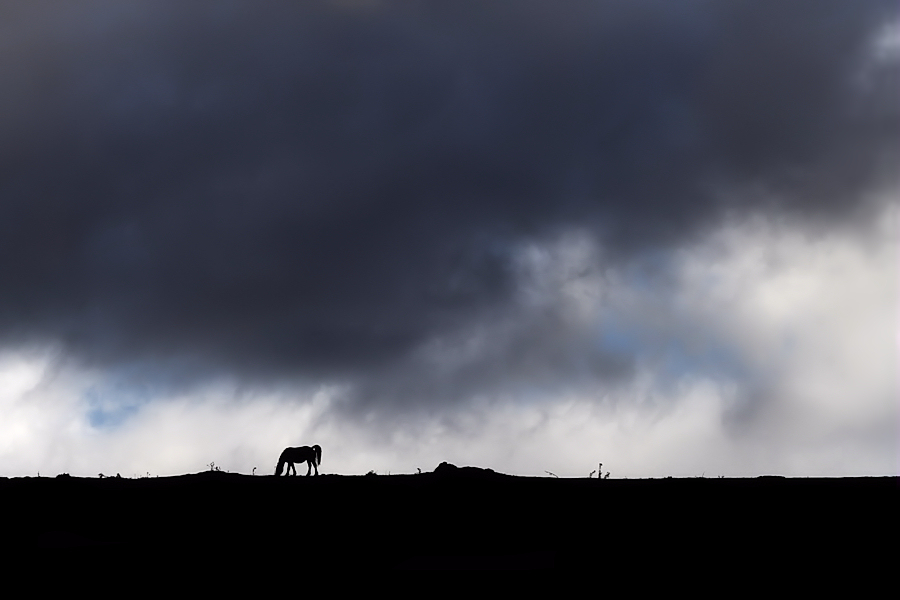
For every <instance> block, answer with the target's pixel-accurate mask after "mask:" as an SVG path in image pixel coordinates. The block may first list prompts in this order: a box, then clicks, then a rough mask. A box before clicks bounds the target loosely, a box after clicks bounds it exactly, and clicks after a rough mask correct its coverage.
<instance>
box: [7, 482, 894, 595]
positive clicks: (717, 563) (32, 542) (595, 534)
mask: <svg viewBox="0 0 900 600" xmlns="http://www.w3.org/2000/svg"><path fill="white" fill-rule="evenodd" d="M898 491H900V485H898V478H897V477H873V478H846V479H794V478H789V479H786V478H776V477H759V478H753V479H703V478H693V479H630V480H622V479H611V480H597V479H555V478H531V477H514V476H508V475H501V474H498V473H494V472H493V471H489V470H482V469H475V468H471V467H466V468H463V469H456V468H452V466H451V467H446V468H445V469H441V468H439V469H437V470H436V471H435V472H433V473H422V474H417V475H390V476H383V475H381V476H378V475H368V476H344V475H320V476H319V477H304V476H299V477H280V478H276V477H274V476H259V475H257V476H250V475H240V474H234V473H225V472H213V471H210V472H203V473H198V474H193V475H183V476H178V477H160V478H147V479H114V478H104V479H99V478H97V479H93V478H91V479H87V478H76V477H68V476H60V477H55V478H49V477H42V478H18V479H6V478H0V506H2V512H3V515H4V516H5V519H4V520H5V526H4V528H3V529H4V535H3V545H4V547H5V549H7V550H8V551H10V553H11V554H12V555H13V556H16V557H17V558H19V559H23V560H25V561H29V562H30V561H31V560H34V561H41V562H46V561H50V562H52V561H54V560H56V561H64V562H70V561H81V562H84V563H85V564H86V565H87V564H90V565H102V566H103V568H104V569H115V568H116V567H117V565H118V566H120V567H124V566H131V567H132V568H134V566H135V565H140V568H139V569H138V572H141V573H149V572H152V570H153V569H154V568H166V567H168V566H177V565H181V566H183V567H185V568H196V569H204V568H210V569H216V570H217V571H218V572H220V573H221V572H225V573H228V572H230V569H232V568H236V569H244V568H247V569H257V568H258V569H263V570H262V571H254V572H256V573H257V575H258V576H260V577H267V576H268V573H269V572H270V568H273V567H274V566H275V565H278V564H285V565H291V566H290V568H292V569H296V570H310V569H313V570H319V571H321V570H323V569H325V568H326V567H329V566H330V567H338V568H339V569H346V570H347V571H346V572H353V571H355V570H359V569H376V570H378V571H382V572H383V571H385V570H393V569H417V568H450V569H454V568H475V569H477V568H526V569H529V568H547V567H551V568H562V569H571V570H573V571H577V572H579V573H581V574H584V575H589V576H591V577H594V576H596V577H598V579H597V580H596V581H597V582H598V583H599V582H601V581H602V577H604V576H608V577H613V578H615V577H619V576H621V575H622V574H623V573H625V572H626V571H627V572H628V573H640V572H642V571H643V570H647V571H650V570H652V571H653V572H654V573H658V572H659V571H658V568H662V569H663V570H665V571H667V572H670V573H681V574H682V575H683V576H686V577H688V578H691V577H697V578H699V579H704V578H705V577H707V576H711V575H712V574H714V573H722V572H726V571H727V572H731V573H735V574H740V575H746V576H747V577H756V576H759V575H760V574H762V573H768V574H772V573H774V572H777V571H778V570H782V569H783V570H786V571H790V572H792V573H793V574H795V575H796V572H797V570H798V569H801V570H802V569H812V570H813V571H811V572H810V576H816V578H817V579H818V578H820V577H821V576H828V575H829V573H828V572H827V571H828V570H829V569H830V568H833V567H834V568H841V566H842V565H843V566H844V567H846V566H847V565H850V564H853V565H863V564H870V565H871V566H872V568H874V569H877V568H878V565H879V564H881V562H882V559H883V558H888V557H889V556H890V553H887V556H885V550H884V548H885V543H887V544H888V545H889V546H888V547H894V545H895V543H896V539H897V538H896V534H897V529H898V528H897V518H896V514H897V513H896V509H897V507H898V503H897V500H898V497H900V494H898ZM204 565H207V566H204ZM243 572H244V573H247V572H248V571H243ZM272 574H273V576H274V573H272Z"/></svg>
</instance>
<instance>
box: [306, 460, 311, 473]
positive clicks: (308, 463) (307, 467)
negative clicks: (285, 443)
mask: <svg viewBox="0 0 900 600" xmlns="http://www.w3.org/2000/svg"><path fill="white" fill-rule="evenodd" d="M310 471H312V461H311V460H308V461H306V476H307V477H309V473H310Z"/></svg>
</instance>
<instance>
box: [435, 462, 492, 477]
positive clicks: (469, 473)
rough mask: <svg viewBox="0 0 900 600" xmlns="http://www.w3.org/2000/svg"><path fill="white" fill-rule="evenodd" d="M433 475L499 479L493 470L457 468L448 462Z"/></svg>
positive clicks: (436, 469)
mask: <svg viewBox="0 0 900 600" xmlns="http://www.w3.org/2000/svg"><path fill="white" fill-rule="evenodd" d="M434 474H435V475H438V476H440V477H465V478H488V477H499V476H500V474H498V473H497V472H496V471H494V470H493V469H482V468H481V467H457V466H456V465H454V464H451V463H448V462H442V463H441V464H439V465H438V466H437V467H436V468H435V470H434Z"/></svg>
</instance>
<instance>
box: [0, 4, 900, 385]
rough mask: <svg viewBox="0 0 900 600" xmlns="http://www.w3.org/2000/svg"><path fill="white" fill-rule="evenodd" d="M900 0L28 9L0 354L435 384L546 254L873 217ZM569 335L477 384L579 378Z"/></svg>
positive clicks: (6, 55)
mask: <svg viewBox="0 0 900 600" xmlns="http://www.w3.org/2000/svg"><path fill="white" fill-rule="evenodd" d="M893 4H894V3H892V2H880V1H871V2H854V3H847V2H842V1H823V2H817V3H816V5H815V8H814V9H811V7H810V5H809V4H806V3H800V2H728V3H722V2H703V1H696V2H679V3H671V2H653V1H646V2H640V1H639V2H634V1H629V2H624V1H622V2H619V1H611V2H566V3H563V4H561V5H560V4H558V3H553V4H548V3H545V2H527V1H526V2H522V1H517V2H507V3H503V2H496V3H483V2H465V1H461V2H453V3H445V4H444V3H420V2H415V3H412V2H409V3H406V2H400V3H377V4H373V5H370V6H363V5H353V4H346V3H304V4H303V5H291V4H287V3H266V4H263V5H251V4H249V3H247V4H245V3H227V2H226V3H222V2H215V3H212V2H210V3H191V4H190V5H189V6H185V5H184V3H166V2H162V3H161V2H146V3H145V2H131V3H119V2H116V3H113V2H108V3H107V2H94V3H87V4H79V5H78V6H75V7H68V8H66V9H65V10H61V11H50V10H48V7H47V5H45V4H42V3H39V2H29V3H19V4H16V3H13V4H12V5H11V6H12V8H10V7H9V5H8V6H7V8H6V9H4V10H5V12H6V13H7V14H6V15H5V17H6V18H5V19H4V22H5V25H3V28H4V30H3V33H4V35H3V36H0V37H3V38H4V39H6V40H7V42H5V43H4V44H3V46H2V48H0V87H2V89H3V90H4V91H3V93H2V99H0V107H2V111H0V197H2V202H0V281H2V282H3V291H2V293H0V339H2V340H3V341H4V342H5V343H7V344H10V345H15V344H20V343H28V342H41V341H58V342H60V343H62V344H63V345H64V346H65V348H66V349H67V351H68V352H69V353H71V354H72V355H73V356H75V357H77V358H78V359H79V360H83V361H86V362H88V363H96V364H100V365H105V366H111V365H116V364H120V363H122V362H129V361H137V362H146V363H147V364H149V365H154V364H156V365H164V364H172V363H179V362H180V361H184V362H183V364H188V365H191V369H193V370H194V372H196V373H202V374H209V373H215V372H223V371H225V372H233V373H236V374H237V375H238V376H240V377H251V378H252V377H270V376H278V377H282V376H286V377H295V376H297V377H310V378H313V379H315V378H325V379H331V380H348V381H368V382H372V381H375V382H380V383H379V384H378V385H381V386H388V387H390V386H391V385H395V383H396V382H397V381H400V380H404V378H407V379H409V378H411V379H410V381H412V382H413V383H410V384H409V385H411V386H412V388H413V389H422V388H421V387H417V386H419V383H416V376H415V372H414V371H413V375H409V374H408V373H410V372H409V371H405V372H406V373H407V375H404V376H403V377H400V378H395V377H394V376H393V375H392V374H396V373H398V372H404V369H407V368H410V367H416V366H417V364H416V360H417V359H415V356H416V354H415V353H416V352H417V351H418V350H419V349H421V348H423V347H425V346H426V345H427V344H428V343H429V341H431V340H435V339H440V338H442V337H446V336H448V335H449V334H452V333H454V332H460V331H466V330H468V329H473V328H474V329H477V328H478V327H479V324H480V323H487V322H490V321H491V320H492V319H496V318H497V315H498V314H499V315H515V314H519V313H516V309H515V298H516V290H517V289H518V286H520V285H521V280H520V278H519V274H518V273H517V271H516V268H515V251H516V248H517V247H519V245H520V244H521V243H522V242H523V241H527V240H538V241H540V240H545V239H552V238H553V237H554V236H556V235H558V234H559V233H560V232H564V231H566V230H568V229H569V228H572V227H578V228H579V229H582V230H588V231H591V232H592V234H593V235H594V236H596V239H597V240H599V241H600V242H601V243H602V244H603V245H604V247H605V248H606V249H607V251H608V255H609V256H610V257H611V258H612V259H613V260H625V259H628V258H631V257H634V256H635V255H636V254H639V253H640V252H642V251H644V250H646V249H648V248H655V249H658V248H661V247H662V248H665V247H668V246H671V245H674V244H678V243H680V242H682V241H685V240H688V239H690V238H691V237H692V236H694V235H696V234H697V233H698V232H701V231H703V230H704V228H706V227H709V226H710V225H714V224H715V223H716V222H717V220H718V219H719V218H720V217H722V216H723V215H724V214H726V213H729V214H730V213H733V212H734V211H737V212H738V213H740V212H742V211H756V210H764V211H783V212H784V213H786V214H790V215H793V216H795V217H797V218H801V219H812V220H816V221H820V220H821V221H824V222H827V223H840V222H843V221H845V220H847V219H850V218H856V217H857V216H858V215H859V214H861V213H865V212H866V210H867V209H868V208H869V206H868V205H867V204H866V200H865V198H866V197H867V196H866V193H867V192H869V191H871V190H873V189H877V188H878V187H879V186H884V185H889V184H896V179H897V177H896V175H897V173H896V164H897V159H898V152H897V140H898V107H900V103H897V102H896V99H897V98H896V95H897V94H896V87H895V82H896V71H897V65H896V64H890V65H887V66H882V68H881V69H880V70H874V71H871V72H870V77H869V80H868V82H867V83H866V85H862V84H861V83H860V80H859V76H858V75H859V73H860V72H861V69H862V67H863V64H864V61H865V58H866V52H867V48H868V47H869V44H870V42H871V38H872V35H873V33H874V32H875V31H877V30H878V28H879V27H880V26H881V25H882V24H883V23H885V22H886V21H888V20H890V19H896V18H897V10H896V7H895V6H894V5H893ZM354 6H355V8H354ZM15 32H20V33H15ZM7 33H8V34H9V35H8V36H7V35H6V34H7ZM551 321H552V319H551ZM548 322H550V321H547V320H546V319H545V318H543V317H535V316H528V315H525V316H523V320H522V321H521V322H520V323H517V324H516V325H515V327H513V329H514V330H515V331H518V333H516V334H510V335H511V336H512V337H511V338H510V339H516V340H518V341H517V342H516V343H511V342H510V343H506V342H503V341H502V340H500V341H497V342H496V343H495V344H493V345H492V346H491V347H492V348H493V349H494V350H492V352H499V353H500V355H498V356H496V357H495V359H490V358H489V357H488V358H486V359H485V361H484V362H481V363H479V364H480V366H479V367H478V368H477V369H476V371H477V372H474V373H473V372H470V371H467V370H466V369H463V370H462V371H461V372H460V373H457V374H456V375H455V376H454V380H455V381H458V380H461V379H460V378H462V379H465V380H466V381H468V382H469V383H470V384H471V385H475V382H484V384H483V385H485V386H490V385H492V384H491V383H490V382H492V381H493V382H498V381H502V380H503V379H504V378H505V377H515V376H519V375H522V374H523V373H524V372H525V371H530V372H533V370H530V369H527V368H525V367H520V366H521V365H526V364H534V363H542V364H548V365H554V364H556V365H558V366H557V367H556V369H551V370H558V371H559V373H560V376H561V377H565V376H567V375H568V373H569V372H570V370H571V369H573V368H574V366H573V363H572V362H571V361H568V360H563V359H559V360H556V359H554V358H553V357H554V356H557V357H558V356H562V355H567V351H566V352H563V351H562V350H558V348H559V344H564V343H570V342H571V341H572V340H574V339H577V338H578V334H577V333H574V332H567V331H555V330H554V328H553V327H550V326H548V325H547V323H548ZM516 336H518V337H516ZM581 343H582V342H577V343H576V344H575V347H578V344H581ZM554 348H557V349H554ZM516 356H518V357H519V358H521V357H525V356H527V357H531V358H528V359H527V360H526V359H525V358H521V360H519V358H516ZM592 356H594V358H593V359H590V360H595V361H596V364H595V365H594V367H592V368H591V369H589V370H590V371H591V372H593V373H595V374H596V377H598V378H601V379H602V378H609V377H611V378H613V379H614V378H615V377H616V376H617V375H622V374H627V373H628V372H629V369H630V366H629V363H628V361H627V360H625V361H624V362H623V361H622V359H621V357H614V356H605V355H603V354H602V353H598V354H593V355H592ZM576 362H577V361H576ZM501 364H515V365H520V366H517V367H515V368H513V369H511V370H510V369H506V370H504V368H501V367H500V366H499V365H501ZM492 365H497V366H496V367H495V366H492ZM160 368H161V367H160ZM473 368H474V367H473ZM548 368H549V367H548ZM542 377H547V378H548V380H549V379H552V376H551V375H550V374H547V375H545V376H542ZM423 381H427V379H425V380H423ZM435 381H440V379H439V378H438V379H436V380H435ZM421 385H424V386H425V389H428V385H431V384H421ZM447 385H448V389H449V388H450V387H452V386H451V385H450V384H449V383H448V384H447ZM478 385H479V386H480V385H482V384H480V383H479V384H478ZM376 387H378V386H376ZM464 387H465V386H464ZM466 389H467V392H466V393H470V391H469V388H466ZM411 393H412V392H411ZM376 395H380V394H376ZM451 395H453V394H451Z"/></svg>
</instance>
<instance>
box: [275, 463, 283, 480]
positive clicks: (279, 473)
mask: <svg viewBox="0 0 900 600" xmlns="http://www.w3.org/2000/svg"><path fill="white" fill-rule="evenodd" d="M283 470H284V461H283V460H280V461H278V466H277V467H275V476H276V477H277V476H279V475H281V472H282V471H283Z"/></svg>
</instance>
